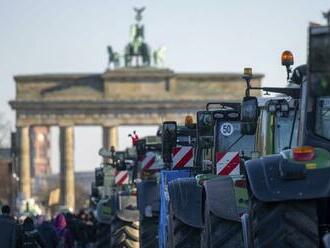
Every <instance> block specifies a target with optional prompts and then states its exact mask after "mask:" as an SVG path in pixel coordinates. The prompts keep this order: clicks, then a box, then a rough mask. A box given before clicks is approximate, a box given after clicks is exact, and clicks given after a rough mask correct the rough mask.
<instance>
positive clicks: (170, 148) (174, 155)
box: [162, 116, 196, 169]
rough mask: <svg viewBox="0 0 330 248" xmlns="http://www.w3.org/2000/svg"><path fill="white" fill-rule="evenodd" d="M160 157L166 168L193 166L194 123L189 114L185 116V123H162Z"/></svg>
mask: <svg viewBox="0 0 330 248" xmlns="http://www.w3.org/2000/svg"><path fill="white" fill-rule="evenodd" d="M162 130H163V132H162V157H163V160H164V163H165V164H166V166H167V168H170V169H185V168H191V167H193V154H194V148H195V143H196V124H193V123H192V118H191V116H187V117H186V122H185V125H179V126H178V125H177V123H176V122H173V121H168V122H164V123H163V129H162Z"/></svg>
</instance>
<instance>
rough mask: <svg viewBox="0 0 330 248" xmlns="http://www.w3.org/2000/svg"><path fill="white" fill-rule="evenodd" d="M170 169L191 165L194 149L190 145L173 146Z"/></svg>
mask: <svg viewBox="0 0 330 248" xmlns="http://www.w3.org/2000/svg"><path fill="white" fill-rule="evenodd" d="M172 161H173V164H172V169H181V168H187V167H193V165H194V164H193V163H194V151H193V147H192V146H181V147H174V148H173V150H172Z"/></svg>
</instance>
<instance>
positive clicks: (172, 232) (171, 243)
mask: <svg viewBox="0 0 330 248" xmlns="http://www.w3.org/2000/svg"><path fill="white" fill-rule="evenodd" d="M168 225H169V233H168V236H169V237H168V245H167V246H168V247H169V248H196V247H200V245H201V229H200V228H196V227H193V226H189V225H186V224H185V223H183V222H182V221H180V220H179V219H178V218H176V216H175V215H174V213H173V210H172V207H171V206H170V209H169V223H168Z"/></svg>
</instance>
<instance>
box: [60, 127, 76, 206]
mask: <svg viewBox="0 0 330 248" xmlns="http://www.w3.org/2000/svg"><path fill="white" fill-rule="evenodd" d="M73 151H74V134H73V127H72V126H70V127H60V156H61V167H60V170H61V171H60V184H61V185H60V189H61V204H62V205H64V206H66V207H69V208H71V209H72V210H73V211H74V208H75V183H74V153H73Z"/></svg>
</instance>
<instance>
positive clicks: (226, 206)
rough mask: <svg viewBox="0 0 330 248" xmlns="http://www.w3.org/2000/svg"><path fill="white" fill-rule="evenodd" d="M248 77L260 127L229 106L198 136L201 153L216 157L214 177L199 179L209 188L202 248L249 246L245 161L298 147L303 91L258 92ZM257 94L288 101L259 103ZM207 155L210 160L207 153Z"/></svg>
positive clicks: (263, 100)
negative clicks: (271, 94) (246, 242)
mask: <svg viewBox="0 0 330 248" xmlns="http://www.w3.org/2000/svg"><path fill="white" fill-rule="evenodd" d="M245 71H248V73H246V74H245V75H244V76H243V78H245V79H246V80H247V85H248V87H247V91H246V97H245V98H244V99H245V101H247V99H249V101H251V100H253V102H254V105H253V106H252V107H253V109H254V110H255V112H256V113H258V115H259V116H260V118H259V122H258V123H253V125H249V126H247V125H245V123H242V120H241V118H242V116H241V113H242V109H244V106H241V104H238V103H236V104H235V103H231V105H229V103H227V106H226V104H223V105H224V107H223V108H222V109H218V110H215V111H213V112H212V120H213V125H211V126H210V127H209V128H205V127H203V125H204V124H203V122H200V123H201V124H200V125H197V126H198V127H199V128H198V132H199V133H200V134H201V135H202V138H199V139H198V142H199V144H197V147H202V148H203V149H205V148H207V149H206V151H207V150H208V149H211V151H208V153H209V152H211V157H212V162H211V165H212V167H211V168H212V170H211V175H210V174H205V172H207V170H206V168H204V169H203V171H204V173H203V174H201V175H198V176H197V177H196V178H197V181H199V184H201V185H202V187H203V199H204V205H203V209H204V227H203V232H202V247H242V246H243V243H244V239H243V235H242V234H243V233H242V224H241V221H242V220H241V216H242V215H244V214H245V213H246V212H247V210H248V190H247V186H246V179H245V176H244V175H245V170H244V166H243V165H244V161H247V160H250V159H255V158H257V157H259V156H262V155H266V154H273V153H279V152H280V151H281V150H282V149H287V148H288V147H291V146H294V145H295V144H296V139H294V138H293V137H295V136H294V135H295V134H296V132H297V129H298V126H297V123H298V121H297V120H298V114H297V112H298V106H299V100H298V99H296V98H297V97H298V96H299V92H300V89H299V88H252V87H250V84H249V81H250V80H251V78H252V70H251V69H249V70H245ZM252 89H255V90H265V91H273V92H278V93H282V95H281V96H277V97H267V98H266V97H259V98H258V99H257V98H256V97H250V90H252ZM243 105H244V101H243ZM245 108H246V106H245ZM243 114H244V113H243ZM253 129H255V130H256V132H254V131H253ZM203 130H209V131H208V132H205V131H203ZM252 131H253V132H252ZM203 136H205V137H204V138H203ZM207 137H213V142H211V143H210V142H208V141H207V140H209V139H210V138H207ZM208 144H209V145H208ZM197 150H198V149H197ZM201 154H202V156H204V155H203V154H204V153H203V152H202V153H201ZM202 160H203V159H202ZM198 164H201V162H199V163H198Z"/></svg>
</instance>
